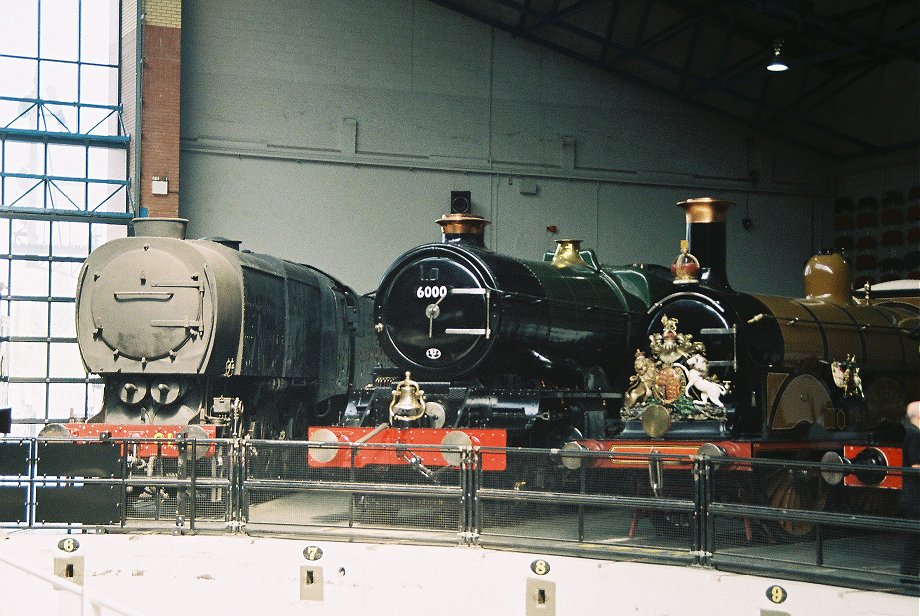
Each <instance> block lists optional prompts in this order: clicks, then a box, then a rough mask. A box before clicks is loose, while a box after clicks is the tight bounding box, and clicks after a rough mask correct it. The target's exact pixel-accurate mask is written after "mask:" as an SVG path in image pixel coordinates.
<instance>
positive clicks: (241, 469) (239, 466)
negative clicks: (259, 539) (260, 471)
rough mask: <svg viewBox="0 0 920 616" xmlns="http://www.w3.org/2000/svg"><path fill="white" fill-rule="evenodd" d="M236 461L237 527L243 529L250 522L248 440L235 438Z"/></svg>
mask: <svg viewBox="0 0 920 616" xmlns="http://www.w3.org/2000/svg"><path fill="white" fill-rule="evenodd" d="M233 448H234V460H235V466H236V481H235V482H234V484H235V485H236V515H237V516H238V518H237V519H238V522H239V524H237V527H238V528H240V529H242V527H243V526H244V525H245V524H246V523H247V522H248V521H249V488H248V487H247V484H246V482H247V481H248V480H249V443H248V442H247V441H246V439H243V438H240V437H238V436H237V437H234V439H233Z"/></svg>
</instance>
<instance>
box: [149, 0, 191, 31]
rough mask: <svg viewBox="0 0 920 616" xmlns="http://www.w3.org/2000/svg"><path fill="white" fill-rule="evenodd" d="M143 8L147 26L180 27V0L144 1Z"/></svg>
mask: <svg viewBox="0 0 920 616" xmlns="http://www.w3.org/2000/svg"><path fill="white" fill-rule="evenodd" d="M144 6H145V10H144V12H145V14H146V16H147V18H146V24H147V25H149V26H166V27H168V28H181V27H182V0H145V2H144Z"/></svg>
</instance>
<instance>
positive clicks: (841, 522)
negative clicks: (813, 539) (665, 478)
mask: <svg viewBox="0 0 920 616" xmlns="http://www.w3.org/2000/svg"><path fill="white" fill-rule="evenodd" d="M709 513H710V514H714V515H726V516H728V515H731V516H736V517H749V518H758V519H764V520H790V521H796V522H815V523H817V524H827V525H832V526H847V527H851V528H866V529H869V530H882V531H885V530H890V531H914V532H920V522H918V521H917V520H906V519H901V518H888V517H881V516H879V517H876V516H866V515H857V514H849V513H833V512H830V511H808V510H805V509H776V508H773V507H765V506H762V505H735V504H729V503H709Z"/></svg>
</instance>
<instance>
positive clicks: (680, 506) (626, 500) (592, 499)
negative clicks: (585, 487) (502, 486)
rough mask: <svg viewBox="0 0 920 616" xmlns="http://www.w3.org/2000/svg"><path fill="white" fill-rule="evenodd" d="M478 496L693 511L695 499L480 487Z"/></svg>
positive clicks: (567, 503) (538, 501)
mask: <svg viewBox="0 0 920 616" xmlns="http://www.w3.org/2000/svg"><path fill="white" fill-rule="evenodd" d="M476 496H477V497H479V498H480V499H484V500H510V501H526V502H531V503H553V504H559V503H561V504H566V505H596V506H602V507H604V506H607V507H610V506H616V507H631V508H637V509H662V510H679V511H693V501H684V500H678V499H670V498H644V497H641V496H611V495H609V494H569V493H565V492H528V491H526V490H497V489H494V488H479V489H478V490H477V491H476Z"/></svg>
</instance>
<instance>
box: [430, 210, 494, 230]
mask: <svg viewBox="0 0 920 616" xmlns="http://www.w3.org/2000/svg"><path fill="white" fill-rule="evenodd" d="M436 222H437V223H438V224H439V225H441V231H442V233H444V234H445V235H455V234H473V235H483V234H484V233H485V229H486V225H487V224H489V221H488V220H487V219H485V218H484V217H482V216H480V215H478V214H463V213H455V214H444V215H443V216H442V217H441V218H439V219H438V220H437V221H436Z"/></svg>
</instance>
